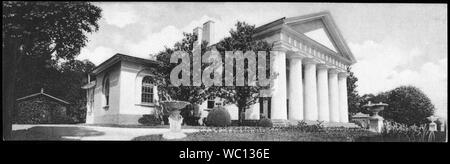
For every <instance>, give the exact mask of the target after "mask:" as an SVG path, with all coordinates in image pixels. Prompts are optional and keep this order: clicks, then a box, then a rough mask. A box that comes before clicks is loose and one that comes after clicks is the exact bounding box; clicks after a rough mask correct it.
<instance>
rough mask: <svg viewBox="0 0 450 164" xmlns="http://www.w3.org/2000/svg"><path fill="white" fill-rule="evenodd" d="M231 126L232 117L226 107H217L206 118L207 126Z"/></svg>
mask: <svg viewBox="0 0 450 164" xmlns="http://www.w3.org/2000/svg"><path fill="white" fill-rule="evenodd" d="M230 124H231V116H230V113H228V110H227V109H225V108H224V107H221V106H219V107H215V108H213V110H211V111H210V112H209V113H208V116H207V117H206V125H207V126H229V125H230Z"/></svg>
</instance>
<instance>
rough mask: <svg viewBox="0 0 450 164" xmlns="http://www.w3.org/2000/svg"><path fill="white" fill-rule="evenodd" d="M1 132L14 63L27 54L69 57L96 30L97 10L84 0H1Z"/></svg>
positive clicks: (10, 104)
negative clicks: (51, 0)
mask: <svg viewBox="0 0 450 164" xmlns="http://www.w3.org/2000/svg"><path fill="white" fill-rule="evenodd" d="M2 9H3V17H2V18H3V26H2V29H3V30H2V34H3V35H2V39H3V42H2V52H3V54H4V56H3V57H4V60H3V70H4V71H3V79H6V80H3V86H2V87H3V89H4V94H5V95H6V96H3V104H4V106H3V134H4V138H6V139H9V138H10V137H11V136H10V134H11V118H10V117H11V112H10V111H11V110H12V109H14V103H15V101H14V99H15V96H16V95H15V88H16V87H15V81H16V73H17V72H16V71H17V70H18V69H17V67H16V66H17V65H18V64H19V63H21V61H22V60H23V59H25V58H29V57H30V56H37V57H42V59H41V61H46V62H47V63H52V62H51V61H53V62H55V61H58V60H60V59H61V60H73V59H74V58H75V57H76V56H77V55H78V54H79V53H80V49H81V48H82V47H84V46H85V45H86V42H87V41H88V40H87V36H86V34H87V33H92V32H95V31H97V30H98V24H97V21H98V20H99V19H100V17H101V9H100V8H98V7H96V6H94V5H92V4H90V3H88V2H19V1H7V2H3V8H2Z"/></svg>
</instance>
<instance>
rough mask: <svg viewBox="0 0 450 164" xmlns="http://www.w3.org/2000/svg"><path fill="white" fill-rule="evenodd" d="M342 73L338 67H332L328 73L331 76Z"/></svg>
mask: <svg viewBox="0 0 450 164" xmlns="http://www.w3.org/2000/svg"><path fill="white" fill-rule="evenodd" d="M339 72H340V71H339V70H338V69H337V68H336V67H331V68H330V69H329V70H328V73H329V74H338V73H339Z"/></svg>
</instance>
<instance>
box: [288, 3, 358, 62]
mask: <svg viewBox="0 0 450 164" xmlns="http://www.w3.org/2000/svg"><path fill="white" fill-rule="evenodd" d="M284 23H285V24H286V25H287V26H288V27H290V28H291V29H292V30H294V31H296V32H297V33H299V34H303V35H305V36H307V37H308V38H310V39H311V40H313V41H315V42H317V43H319V44H320V45H322V46H324V47H326V48H328V49H330V50H332V51H334V52H336V54H338V55H340V56H342V57H344V58H346V59H348V60H349V61H351V62H352V63H354V62H356V60H355V58H354V56H353V54H352V53H351V51H350V49H349V47H348V45H347V43H346V42H345V40H344V38H343V37H342V34H341V33H340V31H339V29H338V28H337V26H336V24H335V22H334V20H333V18H332V17H331V14H330V13H329V12H320V13H315V14H310V15H304V16H299V17H292V18H286V19H285V20H284Z"/></svg>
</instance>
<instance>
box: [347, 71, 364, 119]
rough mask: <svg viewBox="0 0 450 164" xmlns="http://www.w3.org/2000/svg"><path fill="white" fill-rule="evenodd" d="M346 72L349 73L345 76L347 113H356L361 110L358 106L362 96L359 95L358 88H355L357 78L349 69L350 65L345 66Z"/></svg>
mask: <svg viewBox="0 0 450 164" xmlns="http://www.w3.org/2000/svg"><path fill="white" fill-rule="evenodd" d="M347 73H348V74H349V75H348V76H347V93H348V97H347V99H348V112H349V114H356V113H358V112H361V111H362V110H361V109H362V108H360V104H361V103H362V98H361V96H360V95H359V93H358V90H356V88H357V87H358V85H357V84H356V82H357V81H358V78H357V77H356V76H355V75H354V73H353V72H352V71H351V67H348V68H347Z"/></svg>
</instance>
